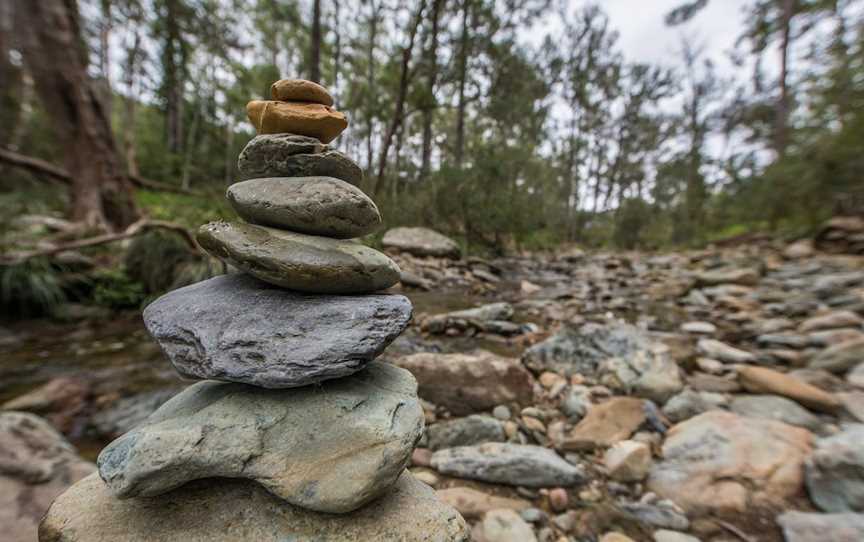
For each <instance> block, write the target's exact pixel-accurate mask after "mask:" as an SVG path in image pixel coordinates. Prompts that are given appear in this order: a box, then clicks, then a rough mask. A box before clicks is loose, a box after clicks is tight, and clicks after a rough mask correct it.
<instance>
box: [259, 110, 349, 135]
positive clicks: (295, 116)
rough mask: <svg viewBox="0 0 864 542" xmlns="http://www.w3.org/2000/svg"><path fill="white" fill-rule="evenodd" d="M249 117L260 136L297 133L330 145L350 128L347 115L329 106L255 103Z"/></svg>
mask: <svg viewBox="0 0 864 542" xmlns="http://www.w3.org/2000/svg"><path fill="white" fill-rule="evenodd" d="M246 114H247V115H248V116H249V120H250V121H251V122H252V124H253V125H254V126H255V130H257V132H258V133H259V134H282V133H290V134H298V135H304V136H309V137H315V138H317V139H319V140H320V141H321V142H322V143H330V142H331V141H333V140H334V139H336V137H337V136H338V135H339V134H341V133H342V131H343V130H344V129H345V128H347V127H348V120H347V119H346V118H345V115H343V114H342V113H340V112H338V111H336V110H335V109H333V108H331V107H328V106H326V105H321V104H316V103H306V102H278V101H273V100H253V101H251V102H249V103H248V104H247V105H246Z"/></svg>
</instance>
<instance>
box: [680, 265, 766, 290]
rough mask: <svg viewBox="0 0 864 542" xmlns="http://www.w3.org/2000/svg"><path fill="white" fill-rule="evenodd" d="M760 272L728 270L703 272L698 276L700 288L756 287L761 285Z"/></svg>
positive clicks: (697, 280) (742, 269) (746, 269)
mask: <svg viewBox="0 0 864 542" xmlns="http://www.w3.org/2000/svg"><path fill="white" fill-rule="evenodd" d="M759 278H760V276H759V272H758V271H756V270H755V269H749V268H727V269H717V270H712V271H703V272H701V273H697V274H696V284H697V285H698V286H717V285H720V284H738V285H741V286H754V285H756V284H758V283H759Z"/></svg>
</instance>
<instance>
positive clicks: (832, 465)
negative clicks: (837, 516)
mask: <svg viewBox="0 0 864 542" xmlns="http://www.w3.org/2000/svg"><path fill="white" fill-rule="evenodd" d="M862 442H864V425H861V424H853V425H849V426H847V427H846V428H844V429H843V431H842V432H840V433H838V434H836V435H832V436H830V437H827V438H823V439H819V440H817V441H816V449H815V450H814V451H813V455H812V456H811V457H810V459H809V460H808V461H807V468H806V480H807V491H808V493H809V494H810V498H811V499H812V500H813V502H814V503H815V504H816V506H818V507H819V508H821V509H822V510H824V511H826V512H864V448H862V447H861V443H862Z"/></svg>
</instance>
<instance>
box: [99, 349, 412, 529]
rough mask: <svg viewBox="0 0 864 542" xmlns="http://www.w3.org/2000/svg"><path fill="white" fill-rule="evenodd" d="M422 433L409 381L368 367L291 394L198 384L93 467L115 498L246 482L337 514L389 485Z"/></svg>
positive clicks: (381, 367) (389, 369)
mask: <svg viewBox="0 0 864 542" xmlns="http://www.w3.org/2000/svg"><path fill="white" fill-rule="evenodd" d="M422 434H423V409H422V408H421V406H420V400H419V399H418V398H417V381H416V380H414V377H413V376H411V373H409V372H408V371H406V370H404V369H399V368H398V367H394V366H392V365H389V364H385V363H381V362H375V363H372V364H370V365H369V367H368V368H367V369H366V370H365V371H360V372H358V373H355V374H353V375H351V376H348V377H345V378H340V379H338V380H330V381H328V382H325V383H323V384H321V385H320V386H306V387H303V388H294V389H289V390H265V389H261V388H256V387H254V386H248V385H246V384H230V383H223V382H213V381H207V382H199V383H197V384H195V385H193V386H190V387H189V388H186V390H184V391H183V392H181V393H180V394H179V395H177V396H176V397H174V398H173V399H171V400H170V401H168V402H167V403H165V404H164V405H163V406H162V407H161V408H159V410H157V411H156V412H154V413H153V414H152V415H151V416H150V417H149V418H148V419H147V421H145V422H144V423H143V424H142V425H140V426H138V427H137V428H136V429H134V430H132V431H131V432H129V433H126V434H125V435H123V436H122V437H120V438H118V439H117V440H115V441H114V442H112V443H111V444H109V445H108V446H107V447H106V448H105V449H104V450H103V451H102V453H101V454H99V459H98V461H97V465H98V466H99V474H100V476H101V477H102V480H104V481H105V483H106V484H108V487H109V489H110V490H111V492H112V493H113V494H114V495H115V496H117V497H119V498H121V499H125V498H129V497H153V496H155V495H160V494H162V493H165V492H168V491H170V490H172V489H175V488H178V487H180V486H181V485H183V484H185V483H187V482H190V481H192V480H198V479H201V478H217V477H221V478H247V479H250V480H254V481H256V482H258V483H260V484H261V485H263V486H264V487H265V488H267V489H268V490H269V491H270V492H271V493H273V494H274V495H276V496H277V497H281V498H283V499H285V500H286V501H288V502H290V503H291V504H294V505H297V506H302V507H303V508H307V509H310V510H317V511H319V512H330V513H345V512H350V511H351V510H354V509H356V508H359V507H360V506H362V505H364V504H366V503H367V502H369V501H371V500H372V499H374V498H376V497H378V496H379V495H381V494H382V493H384V492H385V491H386V490H387V489H388V488H389V487H390V486H392V485H393V483H394V482H396V479H397V478H399V475H400V474H402V471H403V470H404V469H405V467H406V466H407V464H408V460H409V459H410V457H411V452H412V450H413V449H414V445H415V444H417V441H418V440H419V439H420V436H421V435H422Z"/></svg>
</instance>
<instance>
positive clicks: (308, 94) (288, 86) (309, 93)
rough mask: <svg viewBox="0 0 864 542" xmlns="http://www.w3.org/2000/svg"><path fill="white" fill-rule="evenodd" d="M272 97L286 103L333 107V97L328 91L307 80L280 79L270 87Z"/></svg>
mask: <svg viewBox="0 0 864 542" xmlns="http://www.w3.org/2000/svg"><path fill="white" fill-rule="evenodd" d="M270 96H272V97H273V99H274V100H282V101H286V102H314V103H316V104H322V105H333V96H331V95H330V93H329V92H327V89H326V88H324V87H322V86H321V85H319V84H318V83H313V82H312V81H307V80H305V79H280V80H278V81H276V82H275V83H273V84H272V85H270Z"/></svg>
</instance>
